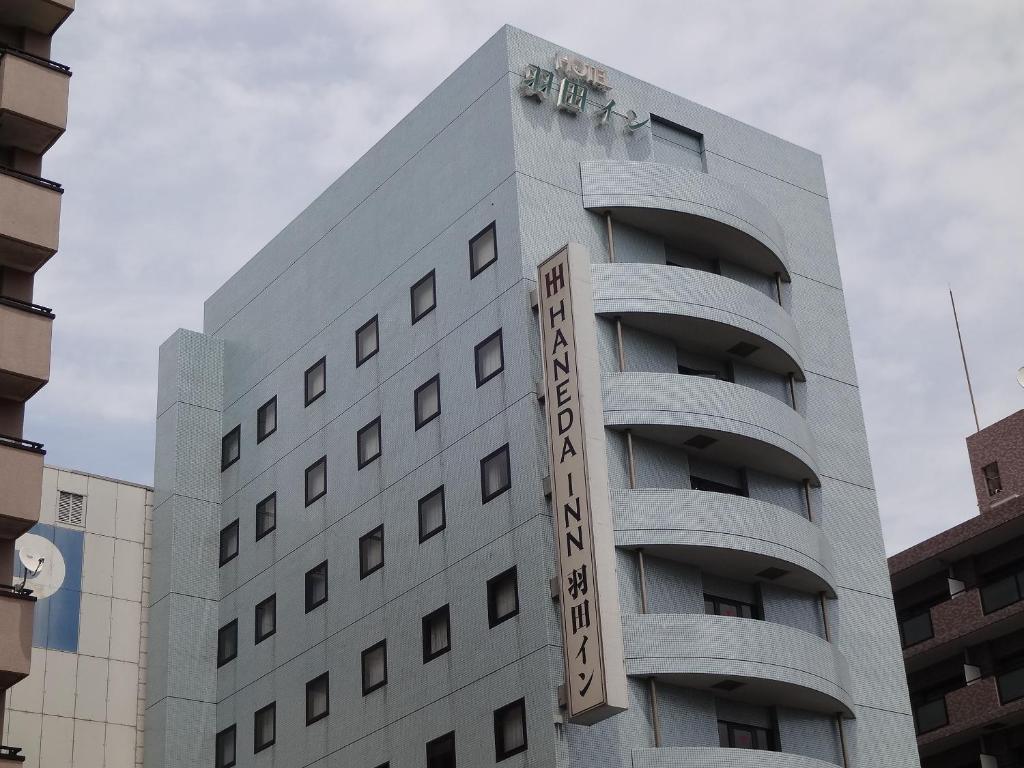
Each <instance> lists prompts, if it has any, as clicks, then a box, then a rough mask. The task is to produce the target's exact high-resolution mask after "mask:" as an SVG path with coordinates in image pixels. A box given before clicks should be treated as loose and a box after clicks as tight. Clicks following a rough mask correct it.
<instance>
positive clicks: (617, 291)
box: [591, 264, 804, 381]
mask: <svg viewBox="0 0 1024 768" xmlns="http://www.w3.org/2000/svg"><path fill="white" fill-rule="evenodd" d="M591 274H592V280H593V286H594V312H595V313H596V314H598V315H620V316H622V319H623V322H625V323H627V324H628V325H632V326H634V327H637V328H640V329H642V330H645V331H649V332H651V333H654V334H657V335H658V336H663V337H665V338H668V339H672V340H673V341H674V342H676V344H677V345H680V346H685V347H687V348H690V349H693V350H694V351H705V352H710V353H712V354H716V353H717V354H724V353H726V352H728V350H729V349H731V348H732V347H734V346H735V345H736V344H740V343H746V344H752V345H754V346H755V347H757V351H756V352H753V353H752V354H751V355H750V356H749V357H747V358H745V360H746V361H747V362H750V363H752V364H753V365H756V366H758V367H760V368H764V369H766V370H769V371H774V372H776V373H782V374H788V373H792V374H794V375H795V376H796V377H797V378H798V379H800V380H801V381H802V380H803V379H804V373H803V360H802V357H803V356H802V354H801V352H800V337H799V334H798V333H797V330H796V325H794V323H793V319H792V318H791V317H790V316H789V314H788V313H787V312H786V311H785V310H784V309H783V308H782V307H780V306H779V305H778V304H777V303H776V302H774V301H772V300H771V299H769V298H768V297H767V296H765V295H764V294H763V293H761V292H760V291H758V290H755V289H754V288H751V287H750V286H748V285H745V284H743V283H740V282H738V281H736V280H730V279H729V278H727V277H722V276H721V275H715V274H712V273H710V272H701V271H699V270H696V269H687V268H685V267H675V266H669V265H664V264H595V265H593V267H592V269H591Z"/></svg>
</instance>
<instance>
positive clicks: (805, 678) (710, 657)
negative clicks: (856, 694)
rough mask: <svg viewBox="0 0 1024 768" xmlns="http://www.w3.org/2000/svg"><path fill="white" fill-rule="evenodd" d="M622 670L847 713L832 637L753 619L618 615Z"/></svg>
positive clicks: (842, 670)
mask: <svg viewBox="0 0 1024 768" xmlns="http://www.w3.org/2000/svg"><path fill="white" fill-rule="evenodd" d="M623 629H624V641H625V650H626V674H628V675H632V676H634V677H656V678H659V679H664V680H665V682H667V683H670V684H672V685H680V686H683V687H685V688H697V689H702V690H709V691H713V692H715V693H716V694H721V695H724V696H726V697H727V698H732V699H737V700H741V701H745V702H748V703H750V704H756V705H759V706H769V705H776V706H785V707H793V708H795V709H806V710H809V711H812V712H827V713H837V712H838V713H841V714H843V715H845V716H847V717H852V716H853V700H852V698H851V695H850V670H849V665H848V664H847V662H846V659H845V658H844V657H843V655H842V653H840V651H839V649H838V648H836V646H834V645H833V644H832V643H829V642H826V641H825V640H822V639H821V638H820V637H817V636H816V635H812V634H810V633H808V632H804V631H802V630H799V629H794V628H792V627H788V626H785V625H783V624H773V623H770V622H767V621H758V620H756V619H739V618H733V617H725V616H705V615H701V614H678V615H677V614H632V615H627V616H624V617H623Z"/></svg>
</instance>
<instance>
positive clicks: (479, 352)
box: [473, 328, 505, 387]
mask: <svg viewBox="0 0 1024 768" xmlns="http://www.w3.org/2000/svg"><path fill="white" fill-rule="evenodd" d="M473 355H474V360H475V365H476V385H477V386H478V387H481V386H483V385H484V384H486V383H487V382H488V381H490V380H491V379H493V378H494V377H495V376H497V375H498V374H499V373H501V372H502V371H503V370H505V352H504V350H503V349H502V346H501V329H500V328H499V329H498V330H496V331H495V332H494V333H492V334H491V335H490V336H488V337H487V338H486V339H484V340H483V341H481V342H480V343H479V344H477V345H476V348H475V349H474V351H473Z"/></svg>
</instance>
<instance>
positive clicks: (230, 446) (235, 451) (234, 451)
mask: <svg viewBox="0 0 1024 768" xmlns="http://www.w3.org/2000/svg"><path fill="white" fill-rule="evenodd" d="M241 455H242V425H241V424H239V425H238V426H237V427H235V428H234V429H232V430H231V431H230V432H228V433H227V434H226V435H224V437H223V438H222V439H221V441H220V471H221V472H223V471H224V470H225V469H227V468H228V467H230V466H231V465H232V464H234V463H235V462H236V461H238V457H239V456H241Z"/></svg>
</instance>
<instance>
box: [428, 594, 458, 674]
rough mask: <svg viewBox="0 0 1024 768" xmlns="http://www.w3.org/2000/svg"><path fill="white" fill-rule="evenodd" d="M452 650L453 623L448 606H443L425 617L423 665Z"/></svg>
mask: <svg viewBox="0 0 1024 768" xmlns="http://www.w3.org/2000/svg"><path fill="white" fill-rule="evenodd" d="M449 650H451V622H450V619H449V614H448V606H447V605H445V606H442V607H441V608H438V609H437V610H436V611H433V612H432V613H428V614H427V615H426V616H424V617H423V663H424V664H426V663H427V662H428V661H431V660H432V659H436V658H437V657H438V656H443V655H444V654H446V653H448V651H449Z"/></svg>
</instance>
